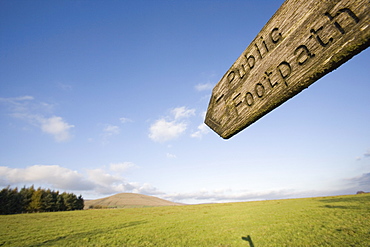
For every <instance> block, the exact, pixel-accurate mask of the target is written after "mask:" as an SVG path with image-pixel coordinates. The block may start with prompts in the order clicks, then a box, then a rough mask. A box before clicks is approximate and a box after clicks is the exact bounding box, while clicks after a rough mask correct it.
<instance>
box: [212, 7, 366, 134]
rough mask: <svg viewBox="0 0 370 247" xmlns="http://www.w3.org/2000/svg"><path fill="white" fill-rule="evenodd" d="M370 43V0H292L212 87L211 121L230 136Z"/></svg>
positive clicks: (277, 13) (215, 126)
mask: <svg viewBox="0 0 370 247" xmlns="http://www.w3.org/2000/svg"><path fill="white" fill-rule="evenodd" d="M369 45H370V1H368V0H341V1H340V0H325V1H321V0H287V1H285V2H284V3H283V5H282V6H281V7H280V8H279V9H278V11H277V12H276V13H275V14H274V15H273V17H272V18H271V19H270V20H269V21H268V23H267V24H266V25H265V26H264V27H263V28H262V30H261V31H260V33H259V34H258V35H257V37H256V38H255V39H254V40H253V41H252V43H251V44H250V45H249V46H248V47H247V49H246V50H245V51H244V52H243V53H242V55H241V56H240V57H239V58H238V59H237V60H236V62H235V63H234V64H233V65H232V66H231V68H230V69H229V70H228V71H227V72H226V74H225V75H224V76H223V77H222V78H221V80H220V81H219V82H218V84H217V85H216V86H215V87H214V89H213V91H212V96H211V100H210V103H209V106H208V110H207V114H206V118H205V123H206V124H207V125H208V126H209V127H210V128H211V129H213V130H214V131H215V132H216V133H218V134H219V135H220V136H221V137H223V138H225V139H228V138H230V137H232V136H233V135H235V134H236V133H238V132H239V131H241V130H243V129H244V128H246V127H247V126H249V125H251V124H252V123H254V122H255V121H257V120H258V119H259V118H261V117H262V116H264V115H265V114H267V113H268V112H270V111H272V110H273V109H275V108H276V107H278V106H279V105H281V104H282V103H284V102H285V101H287V100H288V99H290V98H292V97H293V96H295V95H296V94H298V93H300V92H301V91H302V90H303V89H305V88H307V87H308V86H310V85H311V84H312V83H314V82H315V81H316V80H318V79H320V78H321V77H323V76H324V75H325V74H327V73H329V72H331V71H332V70H334V69H336V68H338V67H339V66H340V65H342V64H343V63H345V62H346V61H348V60H349V59H351V58H352V57H353V56H354V55H356V54H358V53H360V52H361V51H362V50H364V49H366V48H367V47H369Z"/></svg>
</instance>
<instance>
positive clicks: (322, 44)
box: [310, 27, 333, 47]
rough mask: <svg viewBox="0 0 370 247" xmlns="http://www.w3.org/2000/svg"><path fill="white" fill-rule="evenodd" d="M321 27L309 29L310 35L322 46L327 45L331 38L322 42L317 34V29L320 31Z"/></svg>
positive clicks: (331, 40)
mask: <svg viewBox="0 0 370 247" xmlns="http://www.w3.org/2000/svg"><path fill="white" fill-rule="evenodd" d="M322 29H323V27H320V28H319V29H317V30H315V29H311V31H310V32H311V33H312V35H311V36H310V37H314V38H315V39H316V40H317V42H319V44H320V45H321V46H323V47H326V46H327V45H329V44H330V43H331V42H333V38H329V40H328V41H327V42H324V41H323V40H322V39H321V37H320V36H319V31H321V30H322Z"/></svg>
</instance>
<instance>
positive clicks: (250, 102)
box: [245, 92, 254, 106]
mask: <svg viewBox="0 0 370 247" xmlns="http://www.w3.org/2000/svg"><path fill="white" fill-rule="evenodd" d="M245 102H246V103H247V105H248V106H252V105H253V104H254V98H253V94H251V93H250V92H248V93H246V94H245Z"/></svg>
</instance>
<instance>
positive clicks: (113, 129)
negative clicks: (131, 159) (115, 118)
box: [103, 124, 120, 135]
mask: <svg viewBox="0 0 370 247" xmlns="http://www.w3.org/2000/svg"><path fill="white" fill-rule="evenodd" d="M103 131H104V132H105V133H106V134H107V135H117V134H119V132H120V129H119V127H118V126H115V125H110V124H109V125H107V126H106V127H105V128H104V129H103Z"/></svg>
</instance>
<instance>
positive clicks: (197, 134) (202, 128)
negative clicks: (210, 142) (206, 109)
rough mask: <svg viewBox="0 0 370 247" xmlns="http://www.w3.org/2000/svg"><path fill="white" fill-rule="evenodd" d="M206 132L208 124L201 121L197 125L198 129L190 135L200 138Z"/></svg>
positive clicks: (207, 131)
mask: <svg viewBox="0 0 370 247" xmlns="http://www.w3.org/2000/svg"><path fill="white" fill-rule="evenodd" d="M208 133H209V128H208V126H207V125H205V124H204V123H202V124H200V125H199V126H198V130H197V131H195V132H194V133H192V134H191V137H193V138H199V139H200V138H202V137H203V135H205V134H208Z"/></svg>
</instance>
